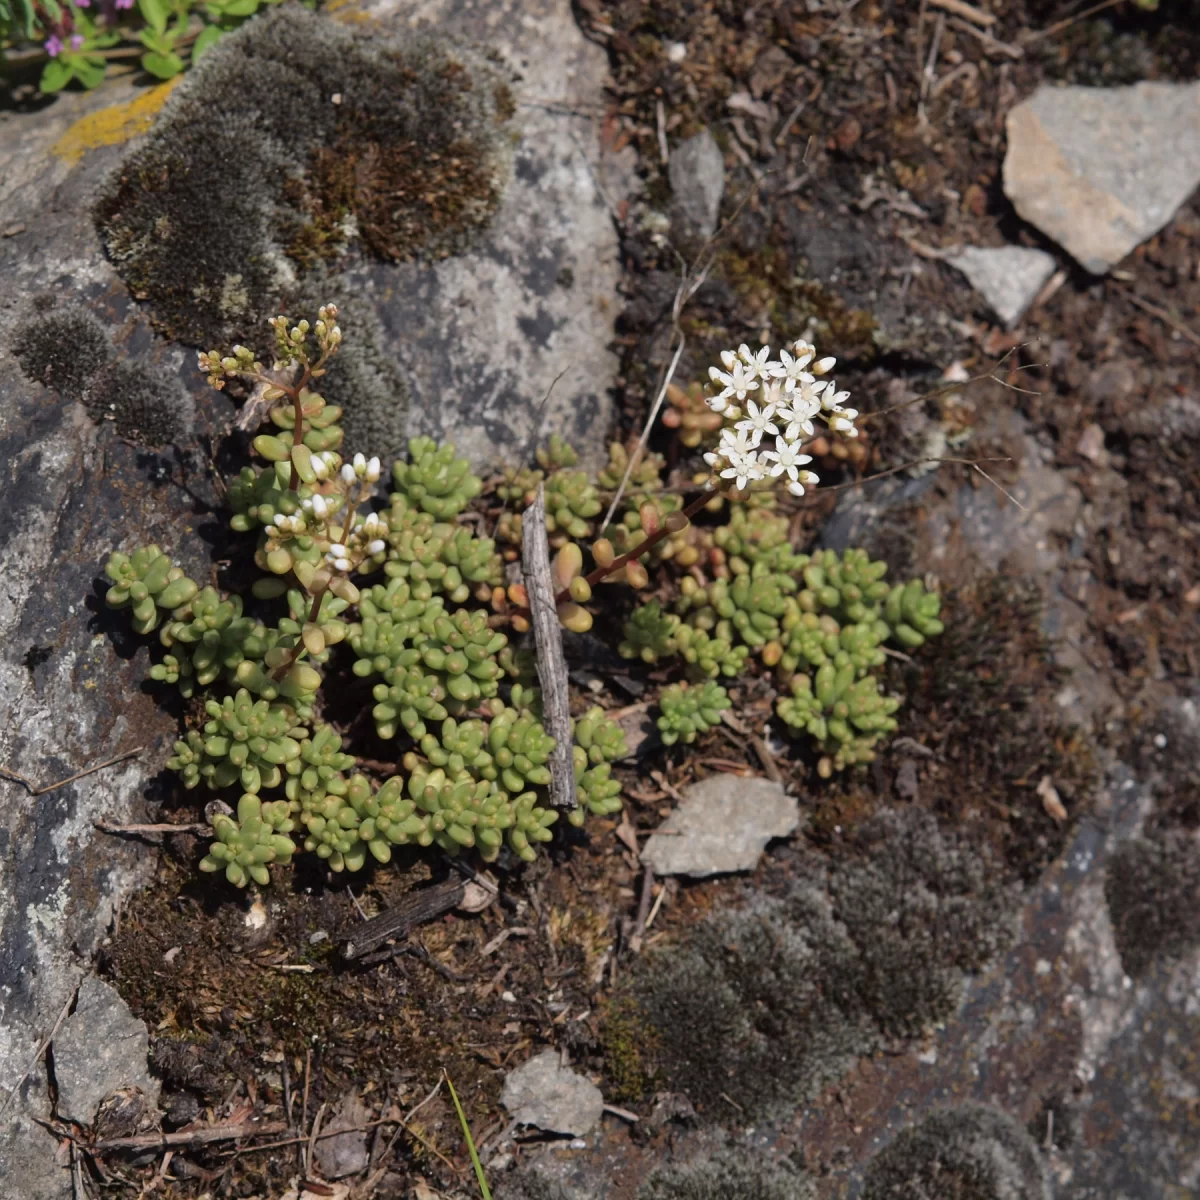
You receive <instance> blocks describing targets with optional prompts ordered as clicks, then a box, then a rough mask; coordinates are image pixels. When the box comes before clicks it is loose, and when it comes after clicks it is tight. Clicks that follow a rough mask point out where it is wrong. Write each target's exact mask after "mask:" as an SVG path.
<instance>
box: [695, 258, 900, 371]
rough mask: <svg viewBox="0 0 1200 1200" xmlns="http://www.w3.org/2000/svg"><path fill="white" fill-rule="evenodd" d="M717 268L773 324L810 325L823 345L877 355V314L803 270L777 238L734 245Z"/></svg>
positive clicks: (852, 354)
mask: <svg viewBox="0 0 1200 1200" xmlns="http://www.w3.org/2000/svg"><path fill="white" fill-rule="evenodd" d="M717 272H718V273H719V274H720V276H721V277H723V278H724V279H725V280H726V281H727V282H728V283H729V284H730V286H732V288H733V289H734V291H735V292H737V294H738V296H739V298H740V299H741V300H742V302H743V305H744V306H745V307H746V308H748V309H749V310H750V311H753V312H757V313H765V314H766V316H767V320H769V322H770V324H771V326H772V327H773V328H775V329H804V330H809V331H811V332H809V333H808V334H806V336H807V337H809V339H810V340H812V341H816V342H817V343H818V345H822V346H837V347H838V357H839V359H848V358H871V357H873V356H874V354H875V350H876V343H875V333H876V330H877V328H878V326H877V323H876V321H875V318H874V317H872V316H871V314H870V313H868V312H864V311H863V310H862V309H858V308H852V307H850V306H849V305H848V304H846V302H845V301H844V300H842V299H841V298H840V297H839V296H836V295H835V294H834V293H833V292H831V291H829V290H828V289H827V288H826V287H825V286H824V285H823V284H821V283H818V282H817V281H816V280H815V279H808V278H805V276H804V275H803V274H800V273H798V269H797V264H796V262H795V261H794V259H793V258H792V256H791V254H790V253H789V252H788V250H787V248H786V247H785V246H782V245H778V244H776V243H774V242H767V243H766V244H765V245H764V246H763V247H762V248H761V249H757V250H746V249H742V248H738V247H736V246H730V248H729V249H727V250H726V251H725V252H724V253H723V254H721V255H719V256H718V258H717ZM685 325H686V322H685Z"/></svg>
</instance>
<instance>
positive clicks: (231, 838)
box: [200, 794, 296, 887]
mask: <svg viewBox="0 0 1200 1200" xmlns="http://www.w3.org/2000/svg"><path fill="white" fill-rule="evenodd" d="M212 827H213V833H214V834H215V835H216V841H215V842H213V843H212V845H211V846H209V848H208V853H207V854H206V855H205V856H204V857H203V858H202V859H201V860H200V870H202V871H224V872H225V878H226V879H228V880H229V882H230V883H232V884H233V885H234V887H245V886H246V885H247V884H248V883H249V882H250V881H251V880H254V882H255V883H258V884H261V885H263V886H266V884H268V883H270V881H271V875H270V872H269V871H268V870H267V867H268V866H269V865H270V864H271V863H275V862H277V863H289V862H291V859H292V852H293V851H294V850H295V848H296V846H295V843H294V842H293V841H292V839H291V838H290V837H288V836H287V835H288V834H289V833H291V832H292V830H293V829H294V828H295V824H294V822H293V821H292V819H291V814H290V812H289V811H288V804H287V801H286V800H274V801H270V802H268V803H266V804H264V803H263V802H262V800H260V799H259V798H258V796H256V795H251V794H247V795H244V796H243V797H242V798H241V799H240V800H239V801H238V806H237V817H236V819H235V818H234V817H231V816H228V815H227V814H225V813H217V814H216V815H215V816H214V817H213V819H212Z"/></svg>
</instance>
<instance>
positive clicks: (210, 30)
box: [192, 25, 224, 63]
mask: <svg viewBox="0 0 1200 1200" xmlns="http://www.w3.org/2000/svg"><path fill="white" fill-rule="evenodd" d="M223 32H224V30H222V29H221V28H220V27H219V26H217V25H206V26H205V27H204V28H203V29H202V30H201V31H200V36H199V37H198V38H197V39H196V41H195V42H194V43H193V45H192V62H194V63H195V62H199V61H200V57H201V55H202V54H204V52H205V51H206V50H208V49H210V48H211V47H212V44H213V42H215V41H216V40H217V39H218V38H219V37H220V36H221V34H222V33H223Z"/></svg>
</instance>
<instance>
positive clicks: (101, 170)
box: [0, 0, 628, 1200]
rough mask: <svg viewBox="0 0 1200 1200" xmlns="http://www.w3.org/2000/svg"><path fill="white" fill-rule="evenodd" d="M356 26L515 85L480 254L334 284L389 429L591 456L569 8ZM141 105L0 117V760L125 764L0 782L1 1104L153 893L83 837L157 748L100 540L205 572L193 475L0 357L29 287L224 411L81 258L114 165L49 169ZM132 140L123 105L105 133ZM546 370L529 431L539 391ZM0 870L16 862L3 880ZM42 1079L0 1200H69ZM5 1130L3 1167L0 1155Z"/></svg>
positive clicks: (602, 213)
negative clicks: (0, 580)
mask: <svg viewBox="0 0 1200 1200" xmlns="http://www.w3.org/2000/svg"><path fill="white" fill-rule="evenodd" d="M378 12H379V14H380V15H381V17H382V19H384V20H386V21H387V23H388V24H389V25H393V26H399V27H403V26H404V23H405V21H407V20H412V21H426V22H430V21H437V22H443V21H444V22H445V24H446V26H447V27H450V28H453V29H454V30H456V31H457V32H458V33H460V34H463V35H465V36H467V37H469V38H473V39H474V40H476V41H481V42H483V43H485V44H488V45H489V46H492V47H495V48H496V49H497V50H499V51H500V52H501V53H502V54H507V55H508V56H509V58H510V59H511V61H512V62H513V63H514V65H515V66H517V67H518V68H519V69H520V70H521V71H522V73H523V75H524V80H525V81H524V82H523V83H521V84H520V85H519V86H518V96H517V99H518V102H519V105H520V107H519V109H518V117H517V119H518V121H519V122H520V123H521V124H522V127H523V137H522V141H521V143H520V145H519V146H517V147H516V149H515V159H516V162H515V181H514V183H513V186H512V188H511V189H510V191H509V193H508V194H507V197H506V200H505V202H504V204H503V205H502V211H501V213H500V214H498V216H497V219H496V222H495V225H494V227H493V230H492V231H491V233H489V235H488V237H486V238H485V239H484V240H483V241H482V242H481V244H480V246H479V247H478V249H477V250H476V251H475V252H474V253H473V254H472V255H471V256H470V257H468V258H464V259H462V260H455V259H448V260H446V261H443V262H441V263H439V264H435V265H432V266H428V265H426V266H422V265H419V264H408V265H406V266H402V267H383V266H379V267H370V268H362V269H361V270H360V272H359V274H358V275H357V276H356V280H357V283H358V284H361V288H362V295H363V296H364V303H369V304H370V305H371V306H372V307H373V308H374V309H375V310H376V311H377V312H378V313H379V317H380V323H381V325H382V326H383V328H384V329H385V330H386V331H387V332H388V333H389V335H390V339H389V341H388V343H387V345H386V349H387V350H388V351H390V352H392V353H394V355H395V357H396V358H397V359H399V360H400V363H401V366H402V367H403V368H404V370H405V372H406V375H407V376H408V378H409V379H410V381H411V387H412V392H413V422H412V432H414V433H415V432H429V433H433V434H436V435H443V434H447V433H448V434H450V435H451V436H453V437H455V439H456V440H457V441H458V442H459V444H460V446H462V447H463V448H464V449H465V450H466V451H467V452H469V453H471V454H472V455H474V456H475V458H476V460H477V461H480V462H482V461H485V460H490V459H491V458H492V457H493V456H494V455H495V454H497V453H502V452H504V450H505V449H506V448H509V449H511V448H512V447H514V446H522V447H523V446H524V442H525V439H526V438H527V436H528V434H529V432H530V430H531V429H532V428H533V427H534V426H538V427H539V428H540V429H542V431H543V432H544V433H548V432H549V431H551V430H553V429H558V430H560V431H561V432H563V433H564V434H565V435H567V436H569V437H573V438H575V439H576V440H577V443H578V444H581V448H582V449H584V450H585V452H587V451H590V452H591V453H592V455H593V456H594V457H598V456H600V455H602V454H603V449H604V439H605V435H606V433H607V428H606V426H607V421H608V414H609V408H608V403H609V402H608V399H607V395H608V388H609V385H610V382H611V380H612V379H613V377H614V374H615V371H616V367H617V359H616V356H615V355H614V354H612V352H611V351H610V350H609V349H608V343H609V341H610V339H611V336H612V328H613V321H614V320H615V316H616V312H617V309H618V303H617V300H616V280H617V275H618V269H619V261H618V256H617V237H616V232H615V230H614V227H613V222H612V219H611V216H610V212H609V208H608V203H607V202H606V200H605V198H604V197H605V195H607V196H608V197H609V198H610V200H611V201H612V202H613V203H617V202H619V200H620V198H621V196H622V195H623V194H624V193H623V190H622V189H623V188H624V187H626V186H627V183H628V176H627V173H626V166H625V165H623V164H624V160H622V162H620V163H614V161H613V160H612V159H611V158H605V157H601V156H600V155H599V153H598V151H597V150H596V146H597V138H596V136H595V124H594V122H593V119H592V118H591V117H590V116H582V115H578V114H580V113H584V112H587V113H591V112H594V111H596V109H598V108H600V101H601V97H602V95H603V87H604V83H605V81H606V79H607V71H606V62H605V55H604V51H603V49H602V48H601V47H599V46H597V45H594V44H591V43H589V42H587V41H585V39H584V38H583V36H582V34H581V33H580V31H579V29H578V27H577V25H576V24H575V22H574V19H573V17H572V15H571V8H570V4H569V3H568V0H502V2H497V3H486V4H485V3H481V2H476V3H468V2H466V0H463V2H462V3H454V4H451V3H442V4H435V3H422V4H419V5H418V4H415V3H414V4H408V5H405V6H398V7H397V8H396V9H395V10H394V11H393V14H392V15H390V16H389V15H387V13H386V12H385V11H384V9H382V8H381V9H379V10H378ZM146 95H147V93H146V91H145V89H144V88H135V87H133V86H132V84H131V83H130V82H129V81H128V80H120V79H118V80H112V81H110V82H107V83H105V84H104V85H103V86H102V87H100V88H98V89H96V90H95V91H92V92H86V93H84V92H79V93H64V94H63V95H61V96H59V97H58V98H57V99H56V100H55V101H54V103H53V104H51V105H49V106H48V107H46V108H44V109H42V110H41V111H39V112H34V113H20V114H18V113H14V112H2V113H0V212H3V213H4V221H3V224H4V229H5V230H6V231H7V230H14V231H16V232H13V233H12V234H11V235H9V236H4V237H0V282H2V284H3V287H2V288H0V454H2V461H3V462H4V464H5V467H4V470H5V481H6V485H7V492H6V495H7V496H8V500H7V502H6V505H5V508H4V512H3V515H2V516H0V571H3V573H4V578H5V587H4V590H3V595H2V596H0V731H2V733H0V762H2V763H3V764H4V765H5V766H6V767H8V768H10V769H11V770H14V771H19V772H21V773H22V774H24V775H25V776H27V777H28V778H30V779H31V780H33V781H34V782H35V783H36V784H45V783H51V782H53V781H54V780H57V779H63V778H66V777H67V776H70V775H72V774H74V773H76V772H78V771H80V770H82V769H85V768H87V767H89V766H91V765H93V764H96V763H98V762H103V761H104V760H106V759H109V758H111V757H113V756H114V755H118V754H120V753H122V752H123V751H129V750H133V749H135V748H136V747H139V746H140V747H143V749H142V751H141V753H140V755H139V756H138V757H136V758H132V759H129V760H127V761H123V762H121V763H119V764H117V765H114V766H111V767H107V768H105V769H104V770H102V771H99V772H97V773H95V774H91V775H88V776H87V777H86V778H83V779H80V780H77V781H76V782H74V783H71V784H68V785H67V786H65V787H62V788H57V789H55V790H53V791H48V792H46V793H44V794H42V795H38V796H31V795H30V794H29V792H28V790H27V789H26V788H24V787H22V786H21V785H20V784H19V783H16V782H14V781H12V780H10V779H7V778H5V779H0V830H3V831H4V832H3V834H2V835H0V837H3V839H4V841H3V854H2V855H0V864H2V865H0V1097H5V1096H7V1093H8V1092H9V1090H11V1089H12V1088H14V1087H15V1086H16V1085H17V1084H18V1082H19V1081H20V1080H21V1078H22V1076H23V1074H24V1072H25V1070H26V1067H27V1066H28V1064H29V1061H30V1058H31V1057H32V1055H33V1052H34V1050H35V1049H36V1047H37V1045H38V1043H39V1041H40V1040H41V1038H43V1037H45V1036H46V1034H48V1033H49V1032H50V1030H51V1028H52V1027H53V1025H54V1022H55V1019H56V1018H57V1016H58V1014H59V1012H60V1011H61V1009H62V1007H63V1004H64V1003H65V1001H66V1000H67V998H68V997H69V996H70V995H71V993H72V992H73V991H74V988H75V986H76V984H77V983H78V980H79V978H80V976H81V975H82V974H83V973H84V971H85V969H86V967H87V964H88V963H89V962H90V959H91V956H92V954H93V953H94V951H95V949H96V947H97V945H98V944H99V941H100V939H101V938H102V937H103V936H104V933H105V932H106V930H107V928H108V926H109V924H110V923H111V920H112V914H113V910H114V907H115V905H117V904H118V903H120V902H121V900H122V899H123V898H124V897H125V896H127V895H128V894H129V893H130V892H131V891H132V890H133V889H134V888H135V887H136V886H138V885H139V884H141V883H144V882H146V881H147V880H148V879H149V877H150V869H151V867H152V864H153V855H152V853H151V851H150V850H149V849H148V848H147V847H145V846H142V845H138V844H136V843H135V842H133V841H132V840H130V839H121V838H114V837H111V836H108V835H105V834H100V833H97V831H96V830H95V827H94V822H96V821H98V820H107V821H113V822H118V823H119V822H128V821H136V820H145V819H147V817H148V816H149V815H150V813H148V812H147V810H146V807H145V805H144V803H143V796H144V795H145V793H146V791H147V787H148V785H149V783H150V781H151V780H152V779H154V777H155V776H156V775H157V774H158V772H159V771H160V770H161V768H162V764H163V762H164V761H165V759H166V757H167V755H168V753H169V752H170V746H171V744H172V742H173V740H174V738H175V736H177V730H176V723H175V721H174V719H173V718H172V717H171V715H170V714H169V713H168V712H167V711H166V710H165V709H164V708H163V707H162V706H161V705H160V704H159V703H158V701H157V700H156V698H155V696H154V695H153V694H152V693H150V692H147V691H146V690H145V689H143V688H142V686H141V684H142V681H143V678H144V675H145V671H146V651H145V649H138V648H137V647H138V645H139V642H140V641H141V639H134V638H132V637H130V635H129V634H128V620H127V618H126V617H125V616H124V615H121V614H116V615H114V614H111V613H108V612H107V611H106V610H105V609H104V606H103V602H102V600H100V599H99V597H98V596H97V594H96V592H95V581H96V579H97V577H98V576H99V575H100V574H101V571H102V568H103V564H104V561H105V559H106V557H107V555H108V553H109V551H110V550H111V549H113V548H121V549H126V550H128V549H131V548H132V547H133V546H135V545H137V544H139V543H142V542H145V541H151V540H156V541H158V542H159V543H160V544H161V545H162V546H163V547H164V549H166V550H167V551H168V552H169V553H171V554H172V555H174V556H175V557H176V558H177V559H179V561H180V562H181V565H183V566H184V568H185V569H186V570H188V572H189V573H190V574H192V575H193V576H194V577H196V578H201V579H203V580H204V581H205V582H208V581H209V578H210V571H211V563H210V562H209V559H208V556H207V551H206V550H205V548H204V546H203V545H202V544H201V543H200V542H199V540H198V539H196V538H195V537H189V535H188V534H187V533H186V528H187V526H188V524H189V522H191V523H192V524H193V526H194V522H195V519H196V512H197V509H196V499H195V498H194V495H192V494H189V492H190V493H193V494H195V495H198V496H199V497H200V499H201V500H202V501H203V502H205V503H209V504H213V505H219V503H220V498H219V496H217V494H216V493H215V491H213V490H212V489H211V487H210V484H209V479H208V472H207V469H206V468H204V467H203V466H202V465H201V460H200V459H197V460H195V462H194V463H193V464H192V466H191V467H190V468H188V469H187V470H183V469H181V468H180V466H179V465H178V464H177V463H175V462H174V461H173V460H172V457H171V455H170V453H169V452H168V453H167V454H165V455H163V456H159V457H156V456H154V455H147V454H146V453H145V452H144V451H141V450H138V449H136V448H135V447H131V446H128V445H126V444H125V443H124V442H123V441H121V440H119V439H118V438H116V437H115V436H114V430H113V428H112V424H111V423H110V422H107V421H105V422H101V423H99V424H97V423H96V422H94V421H93V420H92V419H91V418H90V417H89V416H88V414H87V411H86V409H85V407H84V405H83V404H82V403H81V401H82V400H83V399H84V397H82V396H72V395H61V394H59V393H58V392H57V391H55V390H54V389H52V388H49V387H46V386H44V385H43V384H42V383H41V382H35V381H33V380H31V379H29V378H27V376H26V374H25V373H24V372H23V371H22V369H21V366H20V364H19V363H18V362H17V360H16V358H15V356H14V355H13V353H12V352H11V347H12V344H13V339H14V334H15V331H16V329H17V328H18V327H19V326H20V325H21V324H22V323H23V322H24V321H26V320H27V319H28V317H29V315H30V313H31V311H32V306H31V299H32V298H33V297H35V296H38V295H39V294H47V295H51V296H53V297H56V298H57V299H58V301H59V304H60V307H63V306H66V305H81V306H83V307H84V308H86V309H88V310H89V311H91V312H93V313H94V314H95V316H96V317H97V318H98V319H99V320H100V321H101V323H102V324H103V326H104V328H105V331H106V332H107V333H108V335H109V336H110V337H111V339H112V341H113V343H114V345H115V347H116V351H117V354H118V355H119V356H121V357H122V358H129V357H134V356H136V357H137V358H138V360H139V361H141V362H144V363H145V364H146V365H147V366H148V367H152V368H154V369H156V370H157V369H161V370H162V371H164V372H166V373H167V374H168V375H171V374H173V375H174V376H175V377H176V378H178V379H179V380H180V382H181V384H182V386H184V387H186V388H187V390H188V391H189V392H190V393H191V395H192V397H193V399H194V402H195V410H196V425H197V428H198V429H200V430H205V429H209V428H216V429H220V428H222V427H224V426H225V425H226V423H227V422H228V421H229V419H230V417H231V416H232V412H233V410H232V407H231V405H230V404H229V402H228V401H227V400H226V399H225V398H224V396H223V394H218V393H214V392H212V390H211V389H206V388H204V387H203V385H202V381H201V380H200V379H199V378H198V376H197V374H196V371H195V366H194V364H195V357H194V354H192V353H191V352H190V350H187V349H185V348H184V347H181V346H176V345H172V344H169V343H167V342H164V341H163V340H162V339H161V338H159V337H157V336H156V335H155V334H154V333H153V332H152V330H151V329H150V327H149V324H148V321H147V319H146V315H145V314H144V313H143V312H142V311H141V310H140V309H139V308H138V306H137V305H136V304H135V303H134V301H133V300H132V299H131V297H130V296H129V293H128V291H127V290H126V289H125V287H124V285H123V284H122V283H121V281H120V280H119V278H118V277H117V275H116V273H115V271H114V269H113V268H112V266H111V265H110V263H109V262H108V261H107V260H106V259H105V257H104V255H103V254H102V252H101V249H100V246H99V244H98V240H97V236H96V231H95V228H94V225H93V221H92V215H91V203H92V199H93V197H94V195H95V194H96V192H97V189H98V187H99V185H100V184H101V182H102V181H103V180H104V179H105V178H106V177H107V176H108V175H109V173H110V172H111V171H112V170H113V169H115V168H116V167H117V166H118V165H119V163H120V161H121V159H122V157H123V155H124V153H125V148H124V147H122V146H120V145H108V144H102V145H93V148H91V149H86V151H85V150H84V147H85V145H86V143H77V149H78V150H80V153H78V154H75V153H66V152H65V147H64V143H63V140H62V139H63V138H64V136H65V135H67V134H69V133H71V132H72V131H73V130H75V131H76V132H77V131H78V123H79V122H80V121H81V120H83V119H85V118H88V117H90V116H93V115H95V114H97V113H99V112H101V111H102V110H114V109H115V106H117V105H120V104H125V105H128V104H129V103H130V102H131V101H133V100H136V99H139V98H140V99H141V100H142V102H143V103H142V105H141V112H143V113H144V112H145V111H146V104H145V97H146ZM126 113H127V114H130V110H129V109H126ZM111 115H112V113H111V112H106V113H105V125H106V127H107V126H109V125H111V124H113V122H111V121H110V120H109V117H110V116H111ZM137 131H138V125H137V113H136V112H133V113H132V114H131V115H130V121H129V126H128V130H127V132H128V133H129V135H130V136H131V137H132V136H133V135H134V134H135V133H136V132H137ZM94 142H95V139H94V138H93V143H94ZM56 146H58V147H60V152H57V153H56V152H55V147H56ZM601 185H602V186H603V193H602V191H601ZM263 348H265V347H263ZM564 367H566V368H567V373H566V375H564V376H563V378H562V379H560V380H559V381H558V383H557V385H556V386H555V389H554V392H553V395H552V396H551V399H550V402H549V403H548V404H547V406H546V410H545V413H544V420H542V419H541V418H540V417H539V413H540V412H541V408H540V406H541V404H542V401H543V398H544V397H545V395H546V393H547V391H548V390H549V388H550V384H551V382H552V381H553V380H554V379H555V377H556V376H557V375H558V374H559V372H560V371H562V370H563V368H564ZM114 640H115V641H116V642H117V643H118V650H119V653H117V652H114V646H113V641H114ZM16 863H19V864H20V865H21V866H20V870H15V869H12V868H11V867H10V865H9V864H16ZM45 1083H46V1076H45V1067H44V1064H42V1063H39V1064H38V1065H37V1067H36V1070H35V1071H34V1074H33V1076H32V1077H31V1078H30V1079H29V1080H27V1081H26V1082H25V1084H24V1085H23V1088H22V1092H21V1095H20V1097H18V1098H17V1099H15V1100H14V1102H13V1104H12V1105H11V1106H10V1108H9V1110H8V1112H7V1113H6V1114H5V1118H4V1120H3V1121H0V1127H2V1128H0V1195H2V1196H4V1197H5V1198H7V1197H8V1196H20V1197H21V1198H22V1200H43V1198H50V1197H58V1196H59V1195H61V1194H64V1193H65V1194H69V1193H70V1177H69V1173H64V1172H63V1171H62V1170H61V1169H60V1167H59V1166H58V1165H57V1164H56V1163H55V1161H54V1139H53V1138H52V1137H51V1136H50V1135H48V1134H46V1133H44V1132H43V1131H42V1130H41V1129H40V1127H39V1126H37V1125H36V1124H35V1123H33V1121H32V1118H33V1117H35V1116H36V1117H40V1118H43V1119H44V1118H46V1117H48V1116H49V1109H48V1106H47V1100H46V1086H45ZM0 1103H3V1099H0ZM14 1114H15V1115H16V1116H17V1119H18V1122H19V1126H18V1125H14V1124H12V1120H13V1118H14ZM18 1127H19V1129H20V1130H22V1131H23V1132H22V1133H21V1134H20V1137H19V1138H18V1141H17V1142H13V1143H12V1146H13V1147H18V1146H19V1148H20V1152H19V1153H18V1152H17V1149H12V1148H10V1145H9V1144H8V1142H7V1141H6V1139H10V1138H12V1137H17V1135H16V1134H12V1133H11V1130H13V1129H17V1128H18ZM22 1139H23V1141H22ZM29 1147H32V1149H29V1151H28V1152H26V1148H29Z"/></svg>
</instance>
